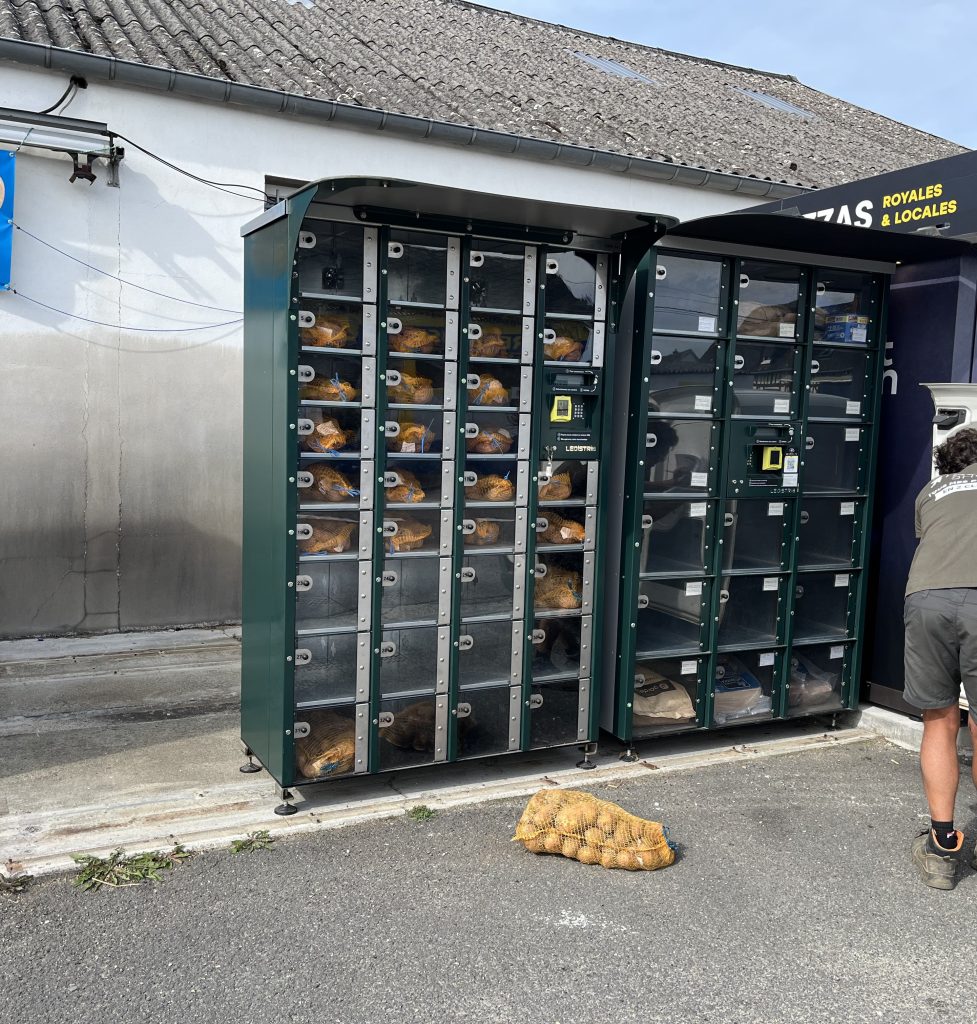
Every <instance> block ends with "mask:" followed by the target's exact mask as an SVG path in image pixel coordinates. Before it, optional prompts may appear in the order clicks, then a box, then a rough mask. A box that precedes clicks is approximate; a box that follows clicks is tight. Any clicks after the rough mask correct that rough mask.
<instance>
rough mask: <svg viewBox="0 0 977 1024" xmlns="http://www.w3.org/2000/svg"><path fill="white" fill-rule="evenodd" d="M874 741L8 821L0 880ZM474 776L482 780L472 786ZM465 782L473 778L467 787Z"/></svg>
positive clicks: (258, 793)
mask: <svg viewBox="0 0 977 1024" xmlns="http://www.w3.org/2000/svg"><path fill="white" fill-rule="evenodd" d="M876 738H877V737H876V735H875V734H873V733H871V732H869V731H867V730H864V729H847V730H841V731H838V732H834V733H816V734H813V735H811V734H809V735H805V736H800V737H796V736H795V737H789V738H785V739H774V740H762V741H758V742H750V741H749V740H746V741H745V742H743V743H740V744H735V745H729V743H728V734H727V735H726V736H724V737H723V739H724V740H726V741H727V742H724V743H723V744H722V745H718V744H717V745H713V746H710V747H707V748H704V749H703V748H702V746H701V745H700V746H699V747H698V749H694V750H686V751H680V752H676V753H672V754H663V755H660V756H655V757H654V760H651V759H649V758H645V759H642V760H639V761H636V762H633V763H624V762H621V761H619V760H614V761H611V762H610V763H608V764H604V765H599V766H598V767H597V768H596V769H593V770H582V769H579V768H576V767H560V764H561V763H562V765H571V766H572V765H573V763H574V761H575V760H576V758H577V756H579V755H577V754H576V753H575V752H573V751H572V750H571V751H565V752H563V755H562V760H561V761H557V762H556V764H555V766H554V767H550V768H547V767H546V765H545V761H544V765H543V768H542V770H541V769H540V758H538V757H535V758H533V759H531V760H529V761H526V762H520V763H518V764H515V765H512V766H511V769H509V768H507V769H506V771H505V773H503V774H502V775H501V776H500V775H499V772H498V768H497V767H495V766H492V767H491V768H488V769H485V768H479V767H478V766H472V768H470V769H469V770H468V772H467V774H468V776H469V777H467V778H466V777H464V776H465V774H466V773H465V771H464V769H462V770H461V771H460V772H459V773H456V780H455V781H451V780H450V779H445V778H444V777H443V776H441V777H440V780H439V781H432V776H431V775H430V774H428V775H425V774H424V773H423V770H422V769H417V770H415V772H416V773H415V774H403V775H398V776H394V777H388V778H386V779H378V778H376V777H373V778H371V779H369V780H367V783H365V784H364V783H362V782H360V780H350V785H351V786H356V785H359V786H360V788H361V790H362V796H357V795H355V789H354V795H353V797H352V799H347V800H345V801H342V802H339V803H336V802H330V799H329V796H328V795H326V796H321V795H319V796H316V795H312V796H310V797H309V798H305V799H302V801H301V802H300V803H298V804H297V806H298V808H299V811H298V813H297V814H295V815H294V816H292V817H290V818H278V817H275V816H274V815H273V814H272V813H271V800H270V796H271V787H270V786H269V785H268V782H269V780H268V776H267V775H259V776H257V777H256V778H257V779H258V780H263V781H260V782H253V783H250V784H248V785H246V786H241V785H238V786H233V787H232V786H226V787H218V788H214V789H211V790H207V791H204V792H194V793H183V794H171V795H170V797H169V798H167V797H156V798H153V799H152V800H149V801H147V802H145V803H144V804H143V805H142V806H125V807H123V806H119V807H115V808H113V807H105V806H101V807H91V808H73V809H72V810H71V812H70V813H68V814H65V813H62V812H48V813H47V814H40V815H22V816H19V817H18V816H12V817H11V818H10V819H8V821H7V822H6V825H7V828H8V829H9V830H12V831H13V832H14V833H19V834H20V835H21V836H22V837H24V840H25V841H24V842H23V843H22V849H21V850H20V851H12V855H11V854H9V853H8V854H6V856H7V857H8V858H9V859H8V860H7V862H6V864H5V870H6V872H7V873H8V874H17V873H19V872H27V873H28V874H31V875H33V876H34V877H35V878H38V877H45V876H49V875H57V874H63V873H65V872H67V871H71V870H73V869H74V867H75V864H74V861H73V860H72V856H71V855H72V854H73V853H91V854H95V855H96V856H106V855H107V854H109V853H110V852H111V851H112V850H115V849H117V848H119V847H123V848H124V849H125V850H126V851H127V852H129V853H139V852H144V851H149V850H158V849H161V848H165V847H169V846H172V845H173V844H174V843H175V842H177V841H179V842H180V843H182V844H183V845H184V846H185V847H186V848H187V849H190V850H197V851H199V850H213V849H217V848H223V847H226V846H227V845H228V844H229V843H230V842H231V840H233V839H239V838H243V837H244V836H246V835H248V834H249V833H251V832H253V831H257V830H261V829H264V830H267V831H268V832H269V833H270V834H271V835H272V836H273V837H275V838H279V837H282V836H289V835H299V834H305V833H312V832H319V831H325V830H329V829H337V828H342V827H344V826H346V825H352V824H356V823H360V822H366V821H377V820H381V819H383V818H391V817H396V816H398V815H402V814H405V813H406V812H407V811H408V810H409V809H410V808H411V807H414V806H416V805H418V804H426V805H427V806H429V807H432V808H435V809H447V808H451V807H457V806H461V805H467V806H472V805H477V804H481V803H486V802H489V801H495V800H508V799H513V798H516V797H522V796H529V795H530V794H532V793H535V792H536V791H537V790H539V789H541V788H544V787H547V786H567V787H574V786H579V787H589V786H594V785H599V784H602V783H606V782H616V781H635V780H638V779H648V777H649V774H651V773H657V772H666V773H667V772H675V771H686V770H689V769H692V768H702V767H707V766H710V765H717V764H725V763H729V762H735V761H744V760H760V759H764V758H768V757H776V756H780V755H784V754H796V753H802V752H805V751H812V750H823V749H828V748H831V747H835V746H838V745H839V744H851V743H869V742H872V741H874V740H875V739H876ZM550 760H554V761H555V760H556V759H555V758H551V759H550ZM461 767H462V766H459V768H461ZM479 773H481V775H482V776H485V775H488V776H489V777H487V778H485V777H482V778H479ZM457 774H461V775H462V776H463V778H462V779H461V781H458V780H457ZM472 775H474V776H475V778H471V777H470V776H472ZM249 778H250V777H249ZM436 778H437V777H436ZM380 786H383V787H384V788H385V789H386V790H387V795H383V796H380V797H378V796H377V789H378V788H379V787H380ZM322 788H326V787H322ZM28 818H29V819H30V821H28V820H27V819H28ZM20 819H23V820H20ZM99 819H101V820H99ZM28 834H29V839H27V835H28ZM110 837H111V838H110Z"/></svg>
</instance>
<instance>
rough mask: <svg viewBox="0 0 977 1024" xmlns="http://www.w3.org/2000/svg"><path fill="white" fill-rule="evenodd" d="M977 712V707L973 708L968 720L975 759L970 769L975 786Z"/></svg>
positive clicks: (976, 783)
mask: <svg viewBox="0 0 977 1024" xmlns="http://www.w3.org/2000/svg"><path fill="white" fill-rule="evenodd" d="M975 713H977V708H971V710H970V714H969V715H968V717H967V721H968V722H969V723H970V745H971V747H973V750H974V759H973V761H971V762H970V771H971V774H972V775H973V777H974V786H977V719H975V718H974V714H975Z"/></svg>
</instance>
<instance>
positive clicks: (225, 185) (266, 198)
mask: <svg viewBox="0 0 977 1024" xmlns="http://www.w3.org/2000/svg"><path fill="white" fill-rule="evenodd" d="M109 134H110V135H112V136H114V137H115V138H117V139H122V141H123V142H126V143H128V144H129V145H130V146H132V147H133V148H134V149H138V150H139V152H140V153H145V154H146V156H148V157H151V158H152V159H153V160H157V161H159V163H161V164H163V166H164V167H169V168H170V170H171V171H176V172H177V173H178V174H185V175H186V176H187V177H188V178H192V179H193V180H194V181H199V182H200V184H201V185H210V187H211V188H216V189H219V190H220V191H221V192H226V193H227V194H228V195H230V196H237V197H238V199H248V200H251V199H252V197H251V196H242V195H241V193H240V192H232V191H231V189H235V188H243V189H246V190H247V191H248V192H255V193H256V194H257V195H259V196H260V197H261V201H262V202H264V203H274V202H275V199H274V197H273V196H270V195H268V193H267V192H265V191H264V190H263V189H260V188H256V187H255V186H254V185H242V184H240V183H239V182H234V181H211V180H210V179H209V178H201V177H200V176H199V175H197V174H194V173H193V172H192V171H188V170H186V169H185V168H183V167H179V166H177V165H176V164H174V163H171V162H170V161H169V160H167V159H165V157H161V156H160V155H159V154H158V153H154V152H153V151H152V150H150V149H146V147H145V146H140V145H139V143H138V142H133V141H132V139H129V138H127V137H126V136H125V135H120V134H119V133H118V132H110V133H109Z"/></svg>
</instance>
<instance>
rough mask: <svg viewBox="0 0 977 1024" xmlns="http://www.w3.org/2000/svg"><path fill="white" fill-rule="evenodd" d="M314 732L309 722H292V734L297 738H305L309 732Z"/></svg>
mask: <svg viewBox="0 0 977 1024" xmlns="http://www.w3.org/2000/svg"><path fill="white" fill-rule="evenodd" d="M311 732H312V727H311V726H310V725H309V723H308V722H293V723H292V736H294V737H295V739H297V740H304V739H305V737H306V736H308V735H309V733H311Z"/></svg>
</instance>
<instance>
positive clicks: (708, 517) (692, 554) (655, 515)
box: [638, 497, 716, 576]
mask: <svg viewBox="0 0 977 1024" xmlns="http://www.w3.org/2000/svg"><path fill="white" fill-rule="evenodd" d="M641 507H642V515H641V538H640V544H641V547H640V549H639V556H638V572H639V573H640V574H641V575H642V576H660V575H665V574H676V575H680V576H688V575H705V574H706V573H707V572H708V570H709V565H710V564H711V561H712V524H713V519H714V517H715V511H716V502H714V501H698V500H696V499H692V500H689V499H687V498H684V499H677V500H673V499H671V498H664V497H661V498H656V499H654V500H651V501H645V502H644V503H643V504H642V506H641Z"/></svg>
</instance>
